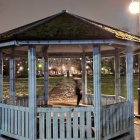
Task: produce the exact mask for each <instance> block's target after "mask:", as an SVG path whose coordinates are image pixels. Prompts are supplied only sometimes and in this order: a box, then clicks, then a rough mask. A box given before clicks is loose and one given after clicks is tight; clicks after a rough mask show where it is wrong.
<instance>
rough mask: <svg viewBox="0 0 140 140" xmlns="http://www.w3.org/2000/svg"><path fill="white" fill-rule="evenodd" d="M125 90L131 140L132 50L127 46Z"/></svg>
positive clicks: (132, 128)
mask: <svg viewBox="0 0 140 140" xmlns="http://www.w3.org/2000/svg"><path fill="white" fill-rule="evenodd" d="M126 91H127V100H128V101H129V103H130V106H129V118H130V127H131V128H130V135H131V138H130V139H131V140H133V139H134V109H133V52H132V48H131V47H128V48H127V52H126Z"/></svg>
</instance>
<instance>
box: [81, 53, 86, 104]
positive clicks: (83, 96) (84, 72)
mask: <svg viewBox="0 0 140 140" xmlns="http://www.w3.org/2000/svg"><path fill="white" fill-rule="evenodd" d="M85 94H87V72H86V55H85V52H83V55H82V102H83V103H85V102H86V101H85Z"/></svg>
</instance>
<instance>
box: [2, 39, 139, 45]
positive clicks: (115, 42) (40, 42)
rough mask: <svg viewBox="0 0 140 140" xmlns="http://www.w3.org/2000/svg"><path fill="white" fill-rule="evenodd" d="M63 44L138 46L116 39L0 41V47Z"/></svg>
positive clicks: (131, 42)
mask: <svg viewBox="0 0 140 140" xmlns="http://www.w3.org/2000/svg"><path fill="white" fill-rule="evenodd" d="M65 44H71V45H74V44H97V45H102V44H107V45H121V46H136V47H138V46H139V44H140V43H139V42H133V41H126V40H117V39H107V40H106V39H105V40H104V39H102V40H101V39H99V40H98V39H97V40H23V41H22V40H20V41H19V40H11V41H6V42H2V43H0V47H8V46H13V45H15V46H19V45H65Z"/></svg>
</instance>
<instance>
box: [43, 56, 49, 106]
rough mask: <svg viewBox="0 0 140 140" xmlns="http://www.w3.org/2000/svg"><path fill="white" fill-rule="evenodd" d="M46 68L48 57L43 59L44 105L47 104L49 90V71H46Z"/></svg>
mask: <svg viewBox="0 0 140 140" xmlns="http://www.w3.org/2000/svg"><path fill="white" fill-rule="evenodd" d="M48 66H49V62H48V57H44V100H45V103H46V104H48V100H49V88H48V84H49V78H48V77H49V71H48Z"/></svg>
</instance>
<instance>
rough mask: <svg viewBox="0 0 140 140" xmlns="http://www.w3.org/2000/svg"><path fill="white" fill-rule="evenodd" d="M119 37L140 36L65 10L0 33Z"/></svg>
mask: <svg viewBox="0 0 140 140" xmlns="http://www.w3.org/2000/svg"><path fill="white" fill-rule="evenodd" d="M83 39H119V40H127V41H134V42H140V38H139V37H137V36H135V35H132V34H130V33H127V32H125V31H122V30H118V29H115V28H112V27H109V26H106V25H104V24H101V23H98V22H95V21H92V20H89V19H86V18H84V17H80V16H77V15H74V14H71V13H68V12H67V11H65V10H64V11H62V12H61V13H58V14H55V15H53V16H50V17H47V18H44V19H41V20H38V21H36V22H33V23H30V24H27V25H25V26H21V27H19V28H16V29H13V30H10V31H8V32H5V33H3V34H1V35H0V42H5V41H10V40H83Z"/></svg>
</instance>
